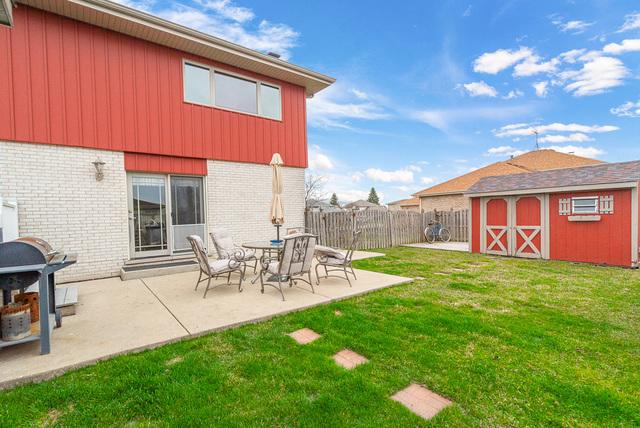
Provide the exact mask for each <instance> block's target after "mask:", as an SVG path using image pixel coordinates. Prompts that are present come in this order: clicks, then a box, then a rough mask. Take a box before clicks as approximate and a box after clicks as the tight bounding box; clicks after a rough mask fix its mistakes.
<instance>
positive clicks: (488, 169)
mask: <svg viewBox="0 0 640 428" xmlns="http://www.w3.org/2000/svg"><path fill="white" fill-rule="evenodd" d="M600 163H602V161H599V160H597V159H589V158H585V157H582V156H576V155H572V154H568V153H561V152H557V151H555V150H550V149H544V150H534V151H531V152H527V153H524V154H521V155H519V156H515V157H513V158H511V159H509V160H506V161H501V162H495V163H492V164H490V165H487V166H485V167H482V168H479V169H476V170H474V171H471V172H468V173H467V174H464V175H461V176H459V177H455V178H452V179H451V180H449V181H445V182H444V183H440V184H436V185H435V186H432V187H429V188H428V189H424V190H421V191H420V192H418V193H416V194H415V195H414V196H417V197H428V196H436V195H443V194H456V193H458V194H461V193H464V192H466V191H467V189H469V188H470V187H471V186H473V185H474V184H475V183H476V182H477V181H478V180H480V179H481V178H483V177H492V176H496V175H507V174H518V173H524V172H532V171H543V170H549V169H557V168H570V167H575V166H583V165H595V164H600Z"/></svg>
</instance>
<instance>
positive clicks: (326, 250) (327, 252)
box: [316, 245, 347, 260]
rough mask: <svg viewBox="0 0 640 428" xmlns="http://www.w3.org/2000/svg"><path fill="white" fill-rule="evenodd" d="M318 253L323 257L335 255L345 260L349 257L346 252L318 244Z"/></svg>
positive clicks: (334, 256)
mask: <svg viewBox="0 0 640 428" xmlns="http://www.w3.org/2000/svg"><path fill="white" fill-rule="evenodd" d="M316 255H318V256H321V257H322V256H326V257H333V258H335V259H339V260H344V259H345V258H346V257H347V255H346V254H345V253H343V252H340V251H338V250H336V249H334V248H331V247H326V246H324V245H316Z"/></svg>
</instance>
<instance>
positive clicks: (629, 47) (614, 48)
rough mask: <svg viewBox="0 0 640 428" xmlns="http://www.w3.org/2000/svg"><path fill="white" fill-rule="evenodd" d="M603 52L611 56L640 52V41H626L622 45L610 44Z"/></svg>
mask: <svg viewBox="0 0 640 428" xmlns="http://www.w3.org/2000/svg"><path fill="white" fill-rule="evenodd" d="M602 51H603V52H605V53H608V54H611V55H621V54H624V53H627V52H638V51H640V39H625V40H623V41H622V43H609V44H608V45H606V46H605V47H604V48H602Z"/></svg>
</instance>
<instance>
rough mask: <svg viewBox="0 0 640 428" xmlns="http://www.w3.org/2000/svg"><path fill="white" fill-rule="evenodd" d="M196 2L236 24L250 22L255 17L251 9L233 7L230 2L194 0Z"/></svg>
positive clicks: (223, 0) (227, 0)
mask: <svg viewBox="0 0 640 428" xmlns="http://www.w3.org/2000/svg"><path fill="white" fill-rule="evenodd" d="M196 2H197V3H199V4H200V5H202V6H203V7H205V8H207V9H211V10H215V11H216V12H218V13H219V14H220V15H222V16H224V17H225V18H229V19H231V20H233V21H236V22H246V21H251V20H252V19H253V18H254V17H255V15H254V13H253V11H252V10H251V9H248V8H246V7H239V6H234V5H233V3H232V2H231V1H230V0H196Z"/></svg>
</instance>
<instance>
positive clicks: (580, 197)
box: [571, 196, 600, 215]
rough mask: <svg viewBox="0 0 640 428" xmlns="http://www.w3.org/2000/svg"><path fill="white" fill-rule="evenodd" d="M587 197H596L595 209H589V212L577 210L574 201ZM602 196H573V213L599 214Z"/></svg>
mask: <svg viewBox="0 0 640 428" xmlns="http://www.w3.org/2000/svg"><path fill="white" fill-rule="evenodd" d="M585 199H595V201H596V203H595V205H594V208H595V211H587V212H576V206H575V203H574V201H576V200H585ZM599 205H600V197H599V196H577V197H573V198H571V214H578V215H580V214H586V215H589V214H598V213H599V212H600V207H599Z"/></svg>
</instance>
